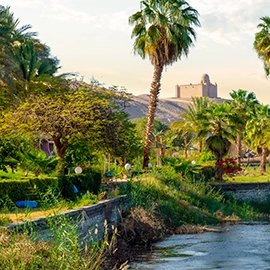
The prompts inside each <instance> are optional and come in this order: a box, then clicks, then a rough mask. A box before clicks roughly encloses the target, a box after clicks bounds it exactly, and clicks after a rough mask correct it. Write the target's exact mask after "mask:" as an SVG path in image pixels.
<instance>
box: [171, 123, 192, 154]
mask: <svg viewBox="0 0 270 270" xmlns="http://www.w3.org/2000/svg"><path fill="white" fill-rule="evenodd" d="M167 136H168V137H169V139H168V140H169V141H170V143H171V145H172V146H174V147H179V148H180V149H184V155H185V157H186V158H187V154H188V152H187V151H188V149H190V146H191V143H192V140H193V139H194V137H195V134H194V133H192V132H191V131H190V127H189V126H188V125H186V121H185V120H176V121H174V122H172V123H171V124H170V130H169V131H168V132H166V137H167Z"/></svg>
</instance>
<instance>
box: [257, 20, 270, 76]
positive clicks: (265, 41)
mask: <svg viewBox="0 0 270 270" xmlns="http://www.w3.org/2000/svg"><path fill="white" fill-rule="evenodd" d="M260 19H261V22H260V23H259V24H258V26H257V27H258V28H259V29H260V31H259V32H257V33H256V34H255V40H254V43H253V47H254V49H255V51H256V52H257V55H258V57H259V58H260V59H261V60H262V61H263V65H264V70H265V75H266V76H269V75H270V48H269V47H270V37H269V33H270V17H269V16H264V17H261V18H260Z"/></svg>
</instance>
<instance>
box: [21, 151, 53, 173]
mask: <svg viewBox="0 0 270 270" xmlns="http://www.w3.org/2000/svg"><path fill="white" fill-rule="evenodd" d="M57 162H58V159H57V158H56V157H47V155H46V154H45V153H44V152H43V151H41V150H39V149H34V148H33V149H32V150H31V151H29V152H27V151H25V152H23V153H22V154H21V163H20V167H21V168H24V169H26V170H27V171H28V170H30V171H32V172H34V174H35V176H39V174H40V173H50V172H51V171H53V170H55V168H56V165H57ZM27 174H28V173H27ZM27 174H26V176H27Z"/></svg>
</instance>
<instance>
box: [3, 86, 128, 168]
mask: <svg viewBox="0 0 270 270" xmlns="http://www.w3.org/2000/svg"><path fill="white" fill-rule="evenodd" d="M61 87H64V88H63V89H62V91H60V90H59V89H58V91H55V92H54V91H53V90H52V91H51V93H50V91H49V92H44V93H40V94H39V95H29V97H28V98H27V99H26V100H25V102H24V103H22V104H20V106H18V108H16V110H15V111H14V112H10V113H8V114H6V115H5V118H4V119H3V122H2V130H10V129H13V130H19V131H20V132H31V133H35V134H36V135H39V136H42V135H45V134H46V135H48V136H50V137H51V139H52V140H53V141H54V144H55V147H56V150H57V155H58V157H59V158H60V164H59V166H60V170H61V172H64V164H65V153H66V150H67V147H68V145H69V142H70V140H71V138H74V137H75V138H76V139H78V140H86V139H87V140H88V142H89V143H91V145H92V146H95V148H96V149H97V150H99V149H100V150H104V151H112V150H111V149H114V145H115V143H116V141H117V140H118V138H119V134H118V131H119V126H121V122H122V120H123V118H122V114H123V112H122V111H121V108H119V106H118V105H117V104H116V103H115V101H112V98H110V97H111V95H112V93H111V92H109V91H107V92H108V94H107V95H106V91H105V90H102V89H99V90H93V89H91V88H86V87H80V88H73V89H72V88H70V85H64V86H61ZM65 87H66V88H65ZM119 99H120V98H119V96H118V97H116V98H115V100H119Z"/></svg>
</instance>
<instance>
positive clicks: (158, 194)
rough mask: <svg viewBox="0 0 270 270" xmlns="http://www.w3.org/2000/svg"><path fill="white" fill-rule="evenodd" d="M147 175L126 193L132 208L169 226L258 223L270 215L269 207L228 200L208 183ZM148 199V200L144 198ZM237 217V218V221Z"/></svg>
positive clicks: (134, 182)
mask: <svg viewBox="0 0 270 270" xmlns="http://www.w3.org/2000/svg"><path fill="white" fill-rule="evenodd" d="M169 179H170V181H168V178H167V177H166V175H164V174H161V173H158V172H157V173H155V172H154V173H153V175H149V174H148V175H144V176H142V177H141V178H140V180H139V181H131V182H130V184H129V187H128V190H127V194H128V196H129V197H130V199H129V200H130V201H131V202H133V204H132V206H133V207H143V208H144V209H149V210H152V211H154V212H155V213H158V215H159V216H161V217H162V218H163V219H164V220H165V222H166V224H168V225H169V226H174V227H177V226H181V225H183V224H194V225H209V224H213V225H214V224H218V223H221V222H224V221H225V220H226V221H228V220H230V217H231V219H232V220H236V219H237V220H245V221H250V220H253V219H254V220H256V219H257V218H258V217H259V216H260V215H262V214H266V215H268V214H270V207H269V206H270V204H269V203H268V204H267V205H268V208H267V207H266V205H259V204H258V205H254V204H251V203H248V202H238V201H236V200H234V199H229V198H226V197H225V196H224V195H222V194H220V193H218V192H216V191H214V190H213V189H211V188H210V187H209V186H208V185H207V184H205V183H192V182H188V181H186V180H185V179H183V178H181V176H179V175H178V174H176V173H175V175H174V176H173V173H171V174H170V176H169ZM145 198H147V200H146V199H145ZM236 217H237V218H236Z"/></svg>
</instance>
